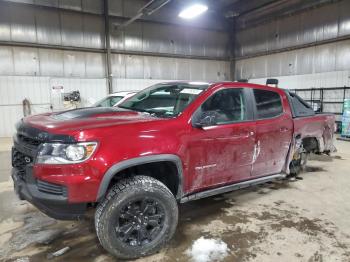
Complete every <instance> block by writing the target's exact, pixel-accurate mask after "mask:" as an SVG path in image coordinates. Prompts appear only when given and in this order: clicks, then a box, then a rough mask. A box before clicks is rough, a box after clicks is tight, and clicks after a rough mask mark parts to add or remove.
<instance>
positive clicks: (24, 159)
mask: <svg viewBox="0 0 350 262" xmlns="http://www.w3.org/2000/svg"><path fill="white" fill-rule="evenodd" d="M32 162H33V159H32V158H31V157H30V156H27V155H25V154H23V153H21V152H19V151H18V150H16V149H13V151H12V166H13V167H15V168H17V169H18V172H19V175H20V176H21V177H22V178H24V175H25V169H26V166H27V165H28V164H30V163H32Z"/></svg>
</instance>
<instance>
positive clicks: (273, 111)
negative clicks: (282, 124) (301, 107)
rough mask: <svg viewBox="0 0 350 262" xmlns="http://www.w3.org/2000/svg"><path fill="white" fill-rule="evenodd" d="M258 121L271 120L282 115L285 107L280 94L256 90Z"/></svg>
mask: <svg viewBox="0 0 350 262" xmlns="http://www.w3.org/2000/svg"><path fill="white" fill-rule="evenodd" d="M254 96H255V101H256V107H257V111H258V119H263V118H271V117H275V116H278V115H280V114H282V112H283V107H282V101H281V97H280V95H279V94H278V93H276V92H273V91H267V90H260V89H254Z"/></svg>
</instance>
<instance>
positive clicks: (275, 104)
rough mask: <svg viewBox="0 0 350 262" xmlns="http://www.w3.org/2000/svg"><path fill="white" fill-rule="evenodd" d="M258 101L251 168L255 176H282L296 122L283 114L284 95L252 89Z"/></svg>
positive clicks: (256, 103)
mask: <svg viewBox="0 0 350 262" xmlns="http://www.w3.org/2000/svg"><path fill="white" fill-rule="evenodd" d="M253 97H254V98H255V108H256V109H255V118H256V138H255V139H256V140H255V148H254V156H253V165H252V177H260V176H266V175H270V174H277V173H280V172H281V170H282V169H283V166H284V164H285V161H286V156H287V153H288V150H289V146H290V142H291V138H292V132H293V121H292V118H291V116H290V114H288V113H287V112H285V111H284V107H283V103H287V101H286V98H285V97H284V99H282V97H281V93H279V92H278V90H276V91H272V90H264V89H253Z"/></svg>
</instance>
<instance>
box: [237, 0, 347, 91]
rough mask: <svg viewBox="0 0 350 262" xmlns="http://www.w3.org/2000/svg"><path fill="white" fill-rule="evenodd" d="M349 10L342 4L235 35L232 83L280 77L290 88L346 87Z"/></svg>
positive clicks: (283, 19) (321, 8) (304, 13)
mask: <svg viewBox="0 0 350 262" xmlns="http://www.w3.org/2000/svg"><path fill="white" fill-rule="evenodd" d="M349 10H350V1H345V0H344V1H340V2H335V3H332V4H328V5H324V6H322V7H319V8H316V9H312V10H309V11H306V12H303V13H299V14H296V15H293V16H289V17H285V18H282V19H278V20H274V21H272V22H269V23H265V24H262V25H260V26H257V27H253V28H249V29H245V30H243V31H239V32H238V34H237V49H236V55H237V57H238V58H239V60H238V61H237V63H236V72H235V74H236V77H237V78H248V79H253V80H251V81H252V82H261V81H264V80H265V79H266V78H268V77H277V76H279V78H280V79H281V84H282V85H283V86H285V87H290V88H311V87H332V86H333V87H336V86H343V85H349V79H348V77H349V71H350V12H349ZM274 52H275V53H274ZM249 57H251V58H249ZM264 82H265V81H264Z"/></svg>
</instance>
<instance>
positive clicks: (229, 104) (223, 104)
mask: <svg viewBox="0 0 350 262" xmlns="http://www.w3.org/2000/svg"><path fill="white" fill-rule="evenodd" d="M201 112H202V114H205V113H208V114H214V115H215V122H216V124H217V125H220V124H228V123H234V122H239V121H244V120H246V119H247V113H246V105H245V100H244V94H243V89H238V88H232V89H225V90H221V91H218V92H216V93H215V94H214V95H212V96H211V97H210V98H209V99H208V100H207V101H205V102H204V103H203V104H202V106H201Z"/></svg>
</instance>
